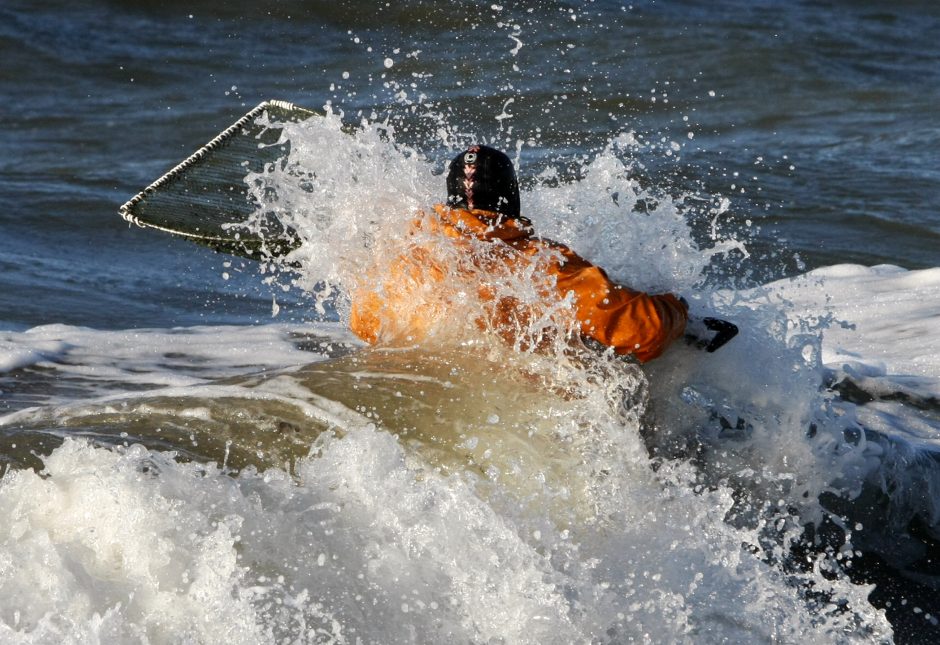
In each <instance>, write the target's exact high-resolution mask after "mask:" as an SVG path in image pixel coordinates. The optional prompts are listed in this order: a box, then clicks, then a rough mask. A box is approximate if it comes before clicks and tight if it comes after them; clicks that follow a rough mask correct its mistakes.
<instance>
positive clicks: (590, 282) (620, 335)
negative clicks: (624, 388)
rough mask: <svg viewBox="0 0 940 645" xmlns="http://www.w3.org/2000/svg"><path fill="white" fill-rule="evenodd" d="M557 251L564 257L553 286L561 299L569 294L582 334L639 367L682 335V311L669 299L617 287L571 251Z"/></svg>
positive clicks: (677, 302) (682, 307)
mask: <svg viewBox="0 0 940 645" xmlns="http://www.w3.org/2000/svg"><path fill="white" fill-rule="evenodd" d="M559 250H560V251H561V253H562V255H563V256H564V258H565V259H564V261H563V262H560V263H559V264H558V265H557V266H556V267H555V269H556V272H557V273H556V284H557V287H558V290H559V293H560V295H561V296H562V297H564V296H566V295H567V294H568V293H569V292H574V295H575V299H576V301H575V315H576V316H577V319H578V322H579V323H580V324H581V333H583V334H584V335H586V336H589V337H591V338H593V339H594V340H596V341H598V342H600V343H603V344H604V345H607V346H608V347H613V348H614V351H616V352H617V353H618V354H633V355H634V356H636V357H637V359H639V360H640V361H641V362H643V363H645V362H646V361H649V360H651V359H654V358H656V357H657V356H659V355H660V354H662V353H663V351H665V349H666V347H668V346H669V344H670V343H671V342H672V341H674V340H676V339H677V338H679V337H680V336H681V335H682V334H683V332H684V331H685V324H686V321H687V319H688V310H687V307H686V306H685V305H684V304H683V303H682V302H681V301H680V300H679V299H678V298H676V297H675V296H674V295H672V294H668V293H667V294H660V295H649V294H646V293H643V292H642V291H634V290H633V289H629V288H627V287H624V286H622V285H618V284H616V283H614V282H612V281H611V280H610V278H608V277H607V274H606V273H605V272H604V270H603V269H601V268H599V267H596V266H594V265H593V264H591V263H590V262H588V261H586V260H584V259H583V258H581V257H580V256H578V255H577V254H576V253H574V252H573V251H571V250H569V249H567V248H565V247H561V248H559Z"/></svg>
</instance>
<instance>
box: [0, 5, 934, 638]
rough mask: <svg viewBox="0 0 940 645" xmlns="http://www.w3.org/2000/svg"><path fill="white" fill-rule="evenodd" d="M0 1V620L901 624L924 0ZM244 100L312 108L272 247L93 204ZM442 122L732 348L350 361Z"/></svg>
mask: <svg viewBox="0 0 940 645" xmlns="http://www.w3.org/2000/svg"><path fill="white" fill-rule="evenodd" d="M0 15H2V20H0V25H2V26H0V35H2V40H0V43H2V48H3V61H4V62H3V63H0V65H2V72H3V79H4V80H3V84H2V86H0V92H3V95H4V104H5V105H8V106H10V110H9V112H8V116H7V117H6V118H7V121H8V125H9V127H8V128H5V129H4V130H3V132H2V134H0V137H2V139H0V141H2V142H3V149H4V152H5V155H4V158H3V160H2V161H0V164H2V168H3V173H2V175H0V186H2V189H0V191H2V192H0V197H2V200H3V202H2V203H3V206H4V208H3V209H2V212H0V223H2V235H0V263H2V266H3V267H4V272H3V274H2V277H0V285H2V287H0V303H2V307H0V313H2V315H0V320H2V321H3V322H2V323H0V325H2V326H0V370H2V372H0V446H2V457H0V459H2V460H3V464H4V470H3V473H4V474H3V478H2V480H0V505H2V506H3V513H2V517H3V518H4V522H3V523H0V633H2V638H0V640H2V641H3V642H25V643H29V642H38V643H47V642H48V643H51V642H75V643H86V642H108V643H110V642H168V643H176V642H198V643H215V642H246V643H257V642H381V643H390V642H439V641H443V640H445V639H447V640H454V641H457V642H506V643H524V642H539V643H545V642H558V643H569V642H616V643H619V642H632V641H646V642H683V641H685V642H754V641H776V642H806V641H808V640H809V641H814V642H858V641H861V642H881V641H891V640H895V641H898V642H931V641H932V640H934V639H935V638H936V625H937V616H936V614H937V612H938V610H940V608H938V607H937V605H936V602H935V600H933V597H934V594H935V591H934V590H935V588H936V585H937V582H936V578H935V576H934V573H935V566H934V564H933V557H934V554H935V548H934V547H933V546H932V544H934V542H933V540H935V539H936V537H937V527H938V516H940V515H938V508H937V500H938V499H940V492H938V486H940V482H938V481H937V472H938V471H937V467H936V465H935V464H936V458H935V454H936V450H937V445H938V437H940V434H938V433H940V423H938V417H937V399H938V396H940V385H938V377H940V369H938V365H937V358H936V356H937V351H936V347H937V345H938V343H937V339H936V336H937V333H938V331H937V325H936V320H937V316H938V313H940V312H938V310H937V305H936V302H937V294H938V291H940V278H938V276H937V273H936V271H937V269H935V268H934V267H937V266H940V256H938V254H937V251H936V249H937V245H936V242H937V236H938V235H937V234H938V221H937V218H936V210H935V206H934V204H935V203H936V197H938V196H940V194H938V193H940V191H938V184H937V180H936V174H935V168H936V165H937V164H936V161H937V158H936V152H935V150H936V146H935V145H933V144H935V143H936V132H937V131H938V129H937V127H936V126H937V123H936V114H935V110H934V109H933V107H932V106H934V105H935V104H936V98H937V97H936V96H935V93H936V89H935V88H936V87H938V85H937V84H936V83H932V82H930V81H931V80H936V73H937V69H938V68H937V66H936V64H935V63H936V60H937V52H936V45H935V44H934V43H936V42H937V40H936V38H935V35H936V34H935V32H936V30H937V28H938V24H940V21H938V16H937V13H936V10H935V9H934V8H933V7H932V5H931V4H929V3H927V4H923V5H922V4H918V3H910V4H905V5H903V6H894V7H891V8H890V9H885V8H878V7H868V6H864V7H860V6H856V5H855V4H852V3H834V4H831V5H826V6H823V5H799V6H793V7H787V8H784V7H778V6H777V5H776V4H773V3H738V2H727V3H721V4H720V5H718V6H713V5H709V6H704V5H699V4H696V3H691V2H678V3H668V4H665V5H664V4H660V3H635V4H634V5H627V4H620V3H602V2H598V3H589V4H585V5H583V6H582V5H578V4H571V3H544V4H543V5H539V6H533V7H532V8H531V9H530V8H521V9H520V8H516V7H510V6H509V5H507V4H499V3H493V4H490V5H484V6H476V5H472V4H469V3H460V2H453V3H450V2H439V3H423V4H416V5H414V6H403V7H397V6H391V5H388V6H379V7H378V8H377V9H376V11H374V12H368V13H365V12H363V11H362V10H361V8H358V7H357V6H355V5H350V6H345V5H341V4H337V5H336V6H333V5H330V6H321V5H314V6H308V5H303V4H293V3H278V4H274V5H271V6H269V7H262V8H259V7H258V6H255V5H251V6H248V5H244V6H243V5H238V4H236V5H231V6H226V7H216V6H211V5H204V6H203V5H199V6H195V7H193V6H190V5H189V4H187V5H186V6H183V5H173V4H171V5H154V4H149V3H138V4H135V5H133V6H127V5H120V6H118V5H115V4H112V3H107V2H89V3H84V4H80V5H72V4H70V5H69V6H68V7H66V6H64V5H59V4H57V3H47V4H43V5H32V4H26V3H16V2H14V3H11V4H8V5H5V6H4V7H3V8H2V9H0ZM264 98H283V99H289V100H293V101H295V102H297V103H299V104H302V105H306V106H308V107H313V108H319V109H322V111H323V112H324V114H325V117H324V118H320V119H316V120H313V121H311V122H308V123H305V124H299V125H297V126H296V127H294V128H292V129H289V130H288V131H287V132H286V135H287V136H289V137H290V140H291V144H292V153H291V158H290V160H289V161H290V162H291V163H293V164H295V166H294V167H295V168H302V169H304V170H306V171H308V172H312V173H315V175H316V179H317V181H316V182H315V183H314V185H313V192H312V193H311V192H310V190H309V189H305V188H304V187H303V186H301V185H300V183H299V182H298V180H297V176H296V175H291V174H290V173H288V172H283V173H280V172H277V171H275V172H272V173H269V174H268V176H266V177H265V180H266V181H269V182H270V183H271V185H272V186H273V187H274V189H275V194H276V195H277V199H278V202H277V203H276V204H273V205H272V206H274V207H277V208H279V209H280V213H281V215H282V216H283V217H284V218H285V219H287V220H288V221H289V223H291V224H292V225H294V226H295V227H296V228H297V229H298V230H299V231H300V232H301V234H302V237H303V240H304V245H303V246H301V248H300V249H298V251H296V252H295V256H294V258H293V259H295V260H297V266H299V267H300V269H299V270H295V271H290V270H286V269H279V268H278V267H270V266H269V267H264V270H263V271H262V270H261V268H260V267H259V266H257V265H255V264H252V263H247V262H244V261H241V260H238V259H234V258H229V257H226V256H221V255H214V254H212V253H210V252H207V251H204V250H201V249H198V248H195V247H192V246H190V245H187V244H186V243H184V242H178V241H175V240H171V239H165V238H162V237H160V236H159V235H157V234H155V233H149V232H144V231H138V230H129V229H127V228H126V226H124V225H123V223H122V222H120V220H119V219H118V218H117V216H116V215H115V211H116V208H117V206H118V205H119V204H120V203H122V202H123V201H124V200H126V199H127V198H129V197H130V196H131V195H132V194H133V193H134V192H136V191H137V190H139V189H140V188H141V187H142V186H143V185H145V184H146V183H148V182H149V181H151V180H152V179H154V178H155V177H156V176H158V175H159V174H160V173H162V172H164V171H165V170H166V169H167V168H169V167H171V166H172V165H173V164H175V163H176V162H177V161H179V160H180V159H181V158H182V157H184V156H185V155H187V154H189V153H190V152H191V151H192V150H193V149H194V148H195V147H197V146H198V145H200V144H201V143H202V142H204V141H205V140H207V139H208V138H210V137H211V136H212V135H214V134H215V133H216V132H217V131H218V130H220V129H221V128H222V127H225V126H227V125H228V124H229V123H230V122H231V121H233V120H234V119H235V118H237V116H238V115H240V114H241V113H242V112H244V111H246V110H247V109H248V108H250V107H252V106H253V105H254V104H256V103H257V102H259V101H260V100H262V99H264ZM343 123H345V124H347V125H349V124H352V125H355V126H358V128H359V129H358V130H357V131H356V132H355V133H354V134H353V135H350V134H347V133H344V132H343V131H342V130H341V125H342V124H343ZM478 140H483V141H487V142H490V143H492V144H493V145H496V146H498V147H501V148H503V149H505V150H507V152H509V154H510V155H511V156H512V157H513V158H514V160H516V162H517V165H518V167H519V168H520V174H521V178H522V183H523V195H522V203H523V208H524V210H525V212H526V214H527V215H528V216H529V217H531V218H532V220H533V222H534V223H535V226H536V228H537V230H538V231H539V233H540V234H542V235H545V236H547V237H550V238H553V239H557V240H559V241H563V242H565V243H567V244H569V245H571V246H572V247H573V248H574V249H575V250H577V251H578V252H579V253H581V254H582V255H584V256H585V257H587V258H589V259H591V260H592V261H595V262H597V263H598V264H600V265H602V266H604V267H605V268H606V269H607V270H608V271H609V272H610V274H611V276H612V277H613V278H614V279H616V280H618V281H621V282H624V283H626V284H629V285H631V286H634V287H636V288H643V289H649V290H653V291H659V290H669V291H675V292H677V293H680V294H682V295H684V296H685V297H686V298H687V299H688V300H689V302H690V304H691V309H692V312H693V314H695V315H696V316H703V315H718V316H720V317H725V318H728V319H730V320H733V321H735V322H736V323H737V324H738V325H739V327H740V328H741V333H740V335H739V336H738V337H737V338H736V339H734V340H733V341H732V342H731V343H730V344H728V345H727V346H726V347H724V348H722V349H721V350H719V351H718V352H716V353H714V354H706V353H704V352H701V351H698V350H695V349H694V348H690V347H686V346H685V345H682V344H678V345H677V346H675V347H674V348H673V349H671V350H670V352H668V353H667V354H666V355H665V356H663V357H662V358H661V359H659V360H657V361H655V362H653V363H650V364H649V365H647V366H644V367H642V368H640V367H637V366H635V365H630V364H626V363H623V362H622V361H620V360H618V359H615V358H614V357H612V356H609V355H603V354H600V355H593V354H588V353H584V352H575V353H574V354H572V353H571V352H570V351H568V350H567V345H565V346H564V347H563V348H561V350H560V351H559V352H557V353H552V352H547V353H545V352H541V353H540V352H528V351H525V349H524V348H517V349H520V350H521V351H509V350H508V349H507V348H506V347H505V346H503V345H501V344H500V343H499V342H498V341H494V340H493V339H491V338H487V337H486V336H485V335H482V336H481V335H480V334H479V333H478V330H477V328H476V325H474V324H468V325H465V326H464V328H463V329H464V331H463V332H461V333H459V334H456V335H455V336H453V335H452V336H448V337H447V338H440V339H439V340H440V341H441V342H439V343H436V344H433V345H432V346H430V347H429V346H428V345H427V344H424V345H421V344H419V345H418V346H400V347H394V348H377V349H367V348H364V347H363V346H362V344H361V343H360V342H359V341H358V340H357V339H355V338H354V337H352V336H351V334H350V333H349V332H348V331H347V329H346V325H345V322H346V316H347V310H348V301H347V299H346V294H347V292H348V288H349V286H350V285H351V284H354V283H355V282H356V280H360V279H361V277H362V275H363V273H362V271H363V269H364V267H373V266H382V262H385V261H388V260H389V259H390V258H393V257H394V256H395V253H396V252H397V251H400V250H401V249H402V248H403V246H402V245H403V244H407V241H408V240H407V236H406V232H407V230H408V226H409V225H410V222H411V221H412V220H413V218H414V217H415V214H416V213H417V212H419V211H420V210H421V209H426V208H428V206H429V205H430V204H433V203H434V202H436V201H439V200H440V198H441V197H442V192H443V177H442V175H441V173H442V171H443V169H444V167H445V164H446V162H447V161H448V160H449V158H450V157H451V156H453V154H455V153H456V151H457V150H458V149H459V148H460V146H462V145H464V144H467V143H470V142H471V141H478ZM251 179H255V178H253V177H249V180H251ZM742 191H743V192H742ZM901 267H903V268H901ZM517 286H520V287H521V285H517ZM468 321H472V317H466V318H464V320H463V321H461V322H468ZM447 322H448V323H449V324H448V325H445V327H446V328H449V329H452V328H453V327H454V321H447ZM541 331H544V330H541ZM562 336H563V334H562ZM559 338H560V337H559ZM445 340H446V341H447V342H444V341H445ZM559 347H561V346H559ZM807 527H811V528H810V529H807Z"/></svg>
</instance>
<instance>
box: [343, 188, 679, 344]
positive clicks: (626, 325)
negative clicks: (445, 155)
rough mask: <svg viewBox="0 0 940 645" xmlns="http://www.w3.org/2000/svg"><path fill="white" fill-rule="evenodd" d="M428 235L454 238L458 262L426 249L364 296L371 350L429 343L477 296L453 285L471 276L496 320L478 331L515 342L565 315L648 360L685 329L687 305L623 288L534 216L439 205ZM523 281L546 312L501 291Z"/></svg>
mask: <svg viewBox="0 0 940 645" xmlns="http://www.w3.org/2000/svg"><path fill="white" fill-rule="evenodd" d="M435 215H436V216H435ZM419 232H425V233H429V234H431V239H433V238H434V237H435V236H437V235H442V236H444V237H446V238H449V241H450V242H451V243H452V244H453V245H455V246H454V248H456V249H457V251H456V253H457V257H456V258H455V257H454V256H453V255H451V256H447V257H446V258H443V259H442V258H441V257H438V256H435V255H434V253H433V251H432V250H431V249H429V248H428V247H427V245H426V244H421V243H417V244H415V245H413V247H412V248H411V249H410V250H409V252H408V253H407V254H405V255H402V256H401V257H399V258H398V259H397V260H396V261H395V262H394V263H393V266H392V267H390V268H387V269H386V271H385V273H384V275H383V276H381V277H378V278H377V279H375V280H373V281H372V282H370V283H369V284H364V285H360V286H359V287H358V288H356V289H354V290H353V293H352V310H351V316H350V326H351V328H352V330H353V332H354V333H356V334H357V335H358V336H359V337H360V338H362V339H363V340H366V341H367V342H369V343H373V344H374V343H377V342H394V341H395V340H399V339H401V338H405V339H406V340H408V341H415V340H418V339H420V338H421V337H424V336H426V335H427V334H428V332H429V331H430V330H429V327H430V326H432V325H441V324H443V323H444V322H445V321H446V320H448V318H452V317H453V316H454V315H455V312H454V307H455V303H457V302H458V301H460V300H462V299H465V295H466V292H467V291H468V289H466V288H465V287H466V285H461V286H457V287H455V286H454V285H453V283H454V282H455V281H459V280H460V279H465V278H466V277H467V276H468V274H471V273H472V274H473V275H472V276H471V279H472V282H473V283H474V284H475V285H476V291H477V295H478V298H479V301H480V302H481V303H482V304H483V309H484V311H485V314H484V316H483V317H484V318H487V320H479V321H478V324H480V326H482V327H485V328H490V329H492V330H494V331H496V332H497V333H498V334H499V335H500V336H502V337H503V338H504V339H506V340H507V341H510V342H517V339H516V338H515V335H517V334H524V333H525V330H526V329H527V328H528V326H529V325H530V324H531V323H532V321H533V320H536V321H537V320H539V319H540V317H541V318H544V317H545V315H546V312H549V313H548V315H549V317H554V319H556V320H557V315H558V313H559V312H565V313H566V315H567V316H569V317H570V316H571V315H573V316H574V321H572V322H574V323H575V324H576V325H577V327H578V328H579V329H580V332H581V333H582V334H584V335H585V336H588V337H590V338H593V339H595V340H596V341H598V342H600V343H602V344H604V345H607V346H609V347H613V348H614V350H615V351H616V352H617V353H618V354H632V355H634V356H635V357H636V358H637V359H639V360H640V361H642V362H646V361H648V360H650V359H653V358H656V357H657V356H659V355H660V354H661V353H662V352H663V351H664V350H665V349H666V347H667V346H668V345H669V344H670V343H671V342H672V341H674V340H675V339H676V338H678V337H679V336H681V335H682V333H683V331H684V330H685V324H686V319H687V308H686V306H685V304H684V303H682V302H681V301H680V300H679V299H678V298H676V297H675V296H673V295H671V294H662V295H648V294H646V293H642V292H639V291H634V290H632V289H629V288H627V287H624V286H622V285H618V284H615V283H614V282H612V281H611V280H610V279H609V278H608V277H607V274H606V273H605V272H604V270H603V269H601V268H599V267H596V266H594V265H593V264H591V263H590V262H588V261H586V260H584V259H583V258H581V257H580V256H579V255H578V254H576V253H575V252H574V251H572V250H571V249H569V248H568V247H567V246H564V245H563V244H558V243H557V242H551V241H549V240H544V239H540V238H537V237H534V236H533V232H532V228H531V225H530V223H529V221H528V220H526V219H524V218H520V219H512V218H505V217H503V216H502V215H500V214H498V213H494V212H490V211H483V210H466V209H461V208H450V207H447V206H444V205H437V206H435V207H434V214H430V215H427V216H424V217H422V218H419V219H418V220H416V222H415V226H414V230H413V231H412V234H413V235H414V234H416V233H419ZM422 239H424V240H426V239H427V238H426V237H425V238H422ZM443 241H444V240H442V242H443ZM519 276H524V278H525V279H526V280H528V281H530V282H531V283H533V287H534V291H535V293H536V294H537V299H540V300H541V301H542V304H543V305H544V306H541V307H540V306H536V305H533V304H531V302H530V303H526V304H523V303H522V301H521V300H520V299H518V298H515V297H513V296H512V295H509V294H507V293H505V292H506V289H505V288H503V289H502V290H501V285H502V286H505V285H506V284H508V283H511V282H512V280H518V279H519ZM448 287H450V289H448ZM471 289H472V287H471ZM529 299H530V300H531V295H530V298H529ZM566 299H567V300H566ZM563 301H564V302H563ZM523 344H525V343H523Z"/></svg>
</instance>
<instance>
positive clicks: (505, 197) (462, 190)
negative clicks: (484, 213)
mask: <svg viewBox="0 0 940 645" xmlns="http://www.w3.org/2000/svg"><path fill="white" fill-rule="evenodd" d="M447 203H448V204H450V205H451V206H463V207H464V208H481V209H483V210H488V211H496V212H497V213H502V214H503V215H506V216H507V217H519V183H518V182H517V181H516V171H515V170H513V167H512V161H510V159H509V157H507V156H506V155H504V154H503V153H502V152H500V151H499V150H496V149H495V148H490V147H488V146H470V147H469V148H467V149H466V150H465V151H464V152H461V153H460V154H459V155H457V156H456V157H455V158H454V160H453V161H451V162H450V170H449V171H448V172H447Z"/></svg>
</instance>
